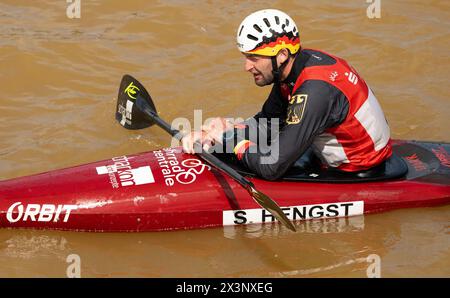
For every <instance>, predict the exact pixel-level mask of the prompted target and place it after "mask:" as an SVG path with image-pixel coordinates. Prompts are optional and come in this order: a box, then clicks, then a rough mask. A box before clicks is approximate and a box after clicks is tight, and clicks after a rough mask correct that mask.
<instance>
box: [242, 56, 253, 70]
mask: <svg viewBox="0 0 450 298" xmlns="http://www.w3.org/2000/svg"><path fill="white" fill-rule="evenodd" d="M254 66H255V65H254V63H253V62H252V61H250V59H247V58H245V63H244V69H245V71H250V70H251V69H252V68H253V67H254Z"/></svg>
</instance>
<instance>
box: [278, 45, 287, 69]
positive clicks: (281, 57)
mask: <svg viewBox="0 0 450 298" xmlns="http://www.w3.org/2000/svg"><path fill="white" fill-rule="evenodd" d="M288 59H289V50H288V49H286V48H284V49H281V50H280V51H279V52H278V55H277V62H278V64H279V65H281V64H283V63H284V62H286V61H287V60H288Z"/></svg>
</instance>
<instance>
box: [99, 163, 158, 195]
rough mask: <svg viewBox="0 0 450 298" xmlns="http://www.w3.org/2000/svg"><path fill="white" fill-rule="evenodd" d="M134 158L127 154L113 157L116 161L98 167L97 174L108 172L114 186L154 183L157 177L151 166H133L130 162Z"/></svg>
mask: <svg viewBox="0 0 450 298" xmlns="http://www.w3.org/2000/svg"><path fill="white" fill-rule="evenodd" d="M132 159H133V157H127V156H119V157H113V158H112V161H113V162H114V163H113V164H112V165H107V166H102V167H97V168H96V169H97V174H98V175H105V174H108V176H109V182H110V183H111V185H112V187H113V188H119V186H122V187H125V186H133V185H142V184H149V183H154V182H155V179H154V177H153V173H152V170H151V168H150V167H149V166H144V167H139V168H133V167H132V166H131V164H130V161H131V160H132Z"/></svg>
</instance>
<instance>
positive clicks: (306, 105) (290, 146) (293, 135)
mask: <svg viewBox="0 0 450 298" xmlns="http://www.w3.org/2000/svg"><path fill="white" fill-rule="evenodd" d="M348 108H349V106H348V100H347V99H346V97H345V95H344V94H343V93H342V92H341V91H339V90H338V89H336V88H335V87H334V86H332V85H330V84H328V83H326V82H323V81H315V80H311V81H307V82H305V83H304V84H303V85H302V86H301V87H300V88H299V89H298V90H297V91H296V92H295V94H294V95H293V96H292V98H291V100H290V102H289V104H288V107H287V115H286V116H285V117H286V118H285V121H286V125H285V126H284V127H283V128H282V129H281V131H280V133H279V134H278V136H277V137H276V138H275V139H274V141H273V142H272V143H271V144H270V146H262V145H258V146H257V145H256V144H255V143H254V142H251V141H250V140H248V139H247V140H242V141H240V142H239V143H238V144H237V145H236V147H235V148H234V152H235V154H236V155H237V157H238V159H239V160H241V162H242V163H243V164H244V165H245V166H246V167H247V168H249V169H250V170H251V171H252V172H254V173H256V174H258V175H259V176H261V177H263V178H265V179H268V180H275V179H278V178H279V177H281V176H282V175H283V174H284V173H285V172H286V171H287V169H288V168H289V167H290V166H291V165H292V164H293V163H294V162H295V161H296V160H297V159H298V158H299V157H300V156H301V155H302V154H303V153H304V152H305V150H306V149H307V148H308V147H309V146H310V145H311V143H312V142H313V140H314V137H315V136H317V135H319V134H321V133H322V132H323V131H324V130H325V129H326V128H328V127H332V126H335V125H337V124H339V123H341V122H342V121H343V120H344V119H345V117H346V115H347V113H348Z"/></svg>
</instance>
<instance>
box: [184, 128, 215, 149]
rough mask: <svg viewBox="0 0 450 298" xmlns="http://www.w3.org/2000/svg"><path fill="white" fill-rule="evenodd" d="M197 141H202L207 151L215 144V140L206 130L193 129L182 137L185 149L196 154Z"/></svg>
mask: <svg viewBox="0 0 450 298" xmlns="http://www.w3.org/2000/svg"><path fill="white" fill-rule="evenodd" d="M195 142H200V143H201V144H202V147H203V150H205V151H207V150H208V149H209V148H210V147H211V146H213V145H214V143H213V140H212V139H211V138H209V137H208V134H207V133H206V132H205V131H191V132H190V133H188V134H186V135H185V136H184V137H183V139H181V144H182V146H183V151H184V152H186V153H189V154H195V153H196V151H195V150H194V143H195ZM197 153H198V152H197Z"/></svg>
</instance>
